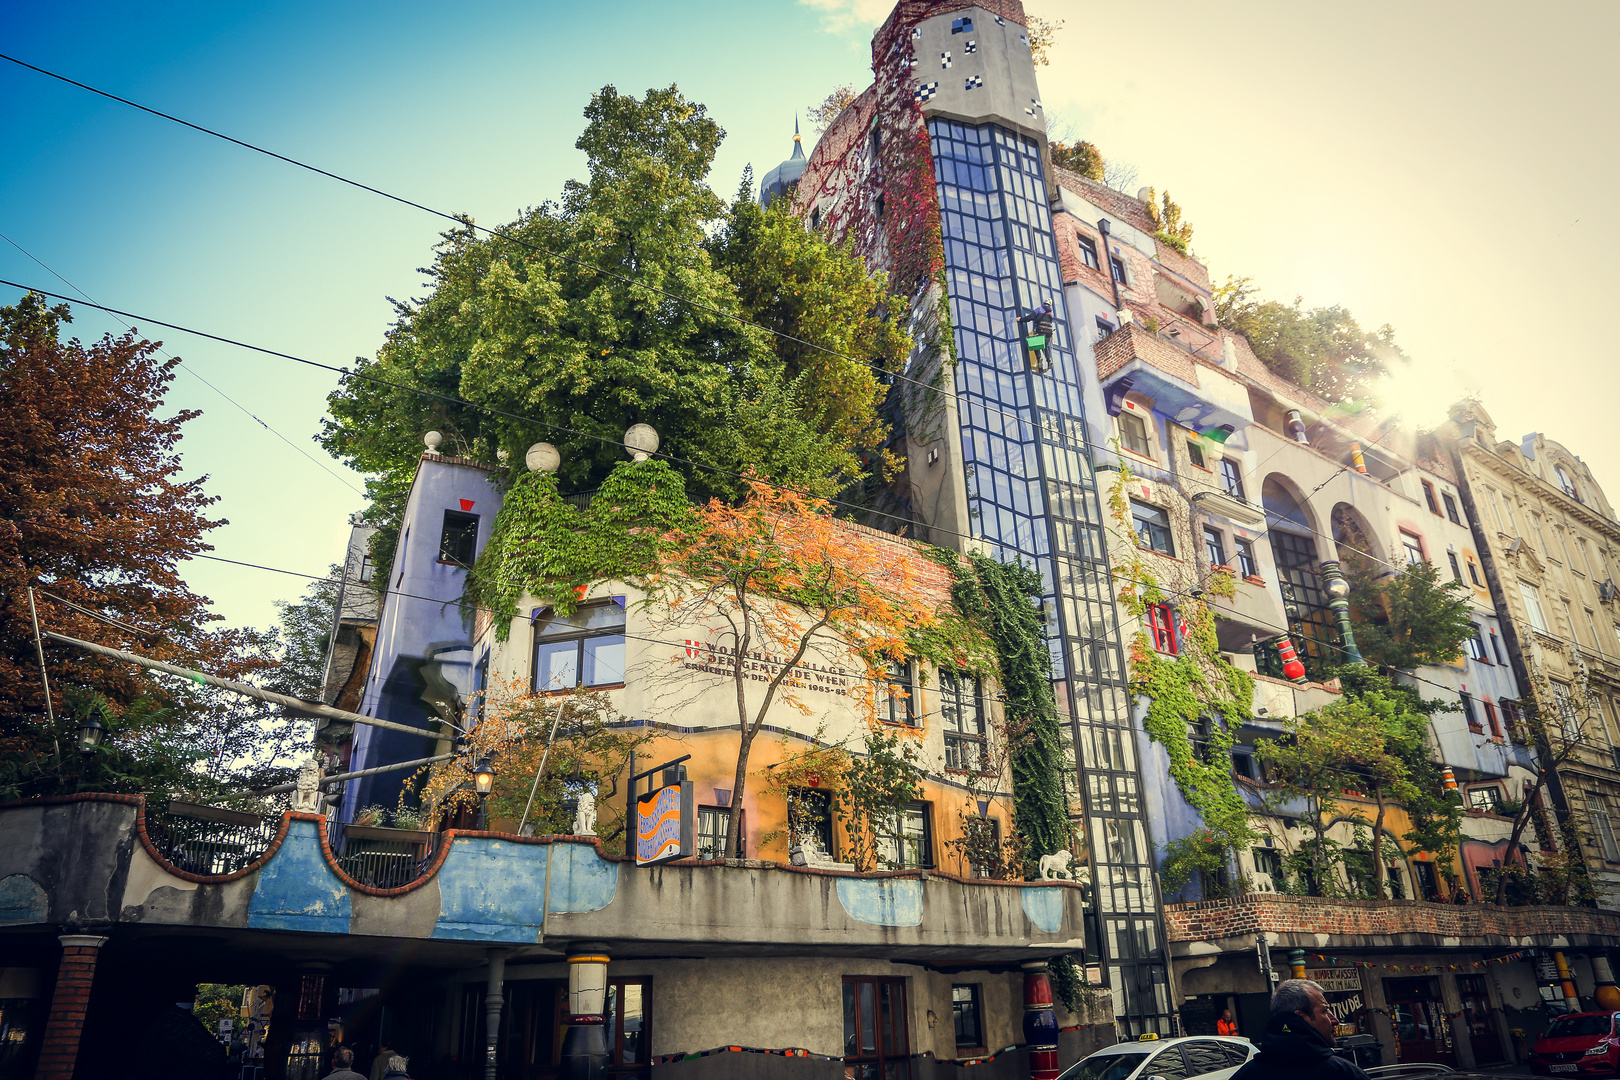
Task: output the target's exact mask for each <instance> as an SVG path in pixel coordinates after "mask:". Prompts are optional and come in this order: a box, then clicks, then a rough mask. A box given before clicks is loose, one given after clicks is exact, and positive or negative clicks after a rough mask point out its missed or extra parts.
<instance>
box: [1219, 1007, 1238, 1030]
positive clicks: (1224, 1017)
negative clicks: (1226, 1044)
mask: <svg viewBox="0 0 1620 1080" xmlns="http://www.w3.org/2000/svg"><path fill="white" fill-rule="evenodd" d="M1237 1033H1238V1029H1237V1021H1235V1020H1233V1019H1232V1010H1231V1009H1222V1010H1221V1018H1220V1019H1219V1020H1217V1021H1215V1034H1217V1035H1236V1034H1237Z"/></svg>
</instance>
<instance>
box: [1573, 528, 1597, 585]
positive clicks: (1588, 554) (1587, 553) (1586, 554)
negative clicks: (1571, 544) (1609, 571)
mask: <svg viewBox="0 0 1620 1080" xmlns="http://www.w3.org/2000/svg"><path fill="white" fill-rule="evenodd" d="M1575 546H1576V547H1578V548H1580V549H1581V562H1583V563H1585V564H1586V576H1587V577H1589V578H1592V579H1593V580H1596V579H1597V574H1596V573H1595V572H1594V571H1593V570H1592V549H1591V548H1589V547H1587V546H1586V537H1584V536H1577V537H1576V538H1575Z"/></svg>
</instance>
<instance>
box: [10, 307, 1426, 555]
mask: <svg viewBox="0 0 1620 1080" xmlns="http://www.w3.org/2000/svg"><path fill="white" fill-rule="evenodd" d="M0 285H6V286H9V287H11V288H14V289H22V290H24V291H28V292H37V293H39V294H40V295H41V296H48V297H51V298H53V299H57V300H66V301H68V302H70V303H82V304H83V305H84V306H86V307H91V308H95V309H97V310H99V311H105V312H107V313H109V314H112V315H117V316H120V317H123V318H128V319H134V320H137V321H140V322H146V323H150V324H152V325H154V326H162V327H165V328H166V329H170V330H177V331H179V332H180V333H183V334H193V335H196V336H197V337H201V338H206V339H208V340H210V341H217V342H220V343H222V344H225V345H234V346H236V347H237V348H241V349H247V350H249V351H250V352H257V353H262V354H264V355H266V356H274V357H277V358H278V359H282V360H291V361H292V362H294V363H297V364H303V365H306V366H308V367H313V368H319V369H321V370H323V371H331V372H335V373H337V374H339V375H342V376H344V377H345V378H350V379H364V380H366V381H367V382H372V383H376V384H378V385H380V386H386V387H389V388H390V389H394V390H403V391H405V392H407V393H413V394H418V395H420V396H422V397H427V398H433V399H435V400H437V401H444V402H448V403H449V404H452V405H461V406H465V407H466V408H469V409H474V410H478V411H480V412H485V413H489V414H490V415H492V416H499V417H501V418H503V419H507V420H518V421H521V422H522V423H525V424H533V425H535V426H536V427H541V428H545V429H547V430H550V431H555V432H560V433H562V434H565V435H573V436H575V437H577V438H582V439H590V440H594V441H596V442H599V443H602V444H603V445H605V446H620V445H622V444H621V443H620V442H618V441H617V440H615V439H610V438H608V437H607V436H605V435H595V434H591V433H589V432H584V431H577V430H575V429H573V428H569V427H564V426H563V425H561V424H558V423H555V422H553V421H550V420H541V419H538V418H536V417H532V416H524V415H523V414H521V413H514V412H509V411H507V410H505V409H500V408H497V407H495V406H493V405H483V404H479V403H477V402H472V401H468V400H466V399H465V398H458V397H454V396H452V395H450V394H441V393H438V392H437V391H433V390H424V389H422V388H421V387H416V386H411V385H409V384H407V383H401V382H395V381H393V380H392V379H384V378H382V377H381V376H378V375H372V374H369V373H367V372H365V371H355V370H351V369H349V368H346V367H338V366H335V365H333V364H325V363H322V362H320V361H318V360H310V359H307V358H305V357H302V356H295V355H293V354H292V353H286V352H281V351H280V350H277V349H271V348H267V347H265V346H263V345H254V344H251V343H249V342H245V341H240V340H238V339H236V338H230V337H225V336H223V335H220V334H212V333H209V332H208V331H206V330H197V329H194V328H192V327H189V326H182V325H180V324H179V323H171V322H165V321H164V320H162V319H157V318H151V317H148V316H143V315H139V314H136V313H134V312H129V311H122V310H120V309H118V308H114V307H109V306H107V305H105V304H97V303H94V302H91V301H78V300H74V298H73V297H70V296H63V295H62V294H61V293H54V292H51V291H49V290H46V289H40V288H37V287H35V286H32V285H27V284H24V283H22V282H18V281H10V280H7V279H5V278H0ZM986 409H987V411H992V412H998V413H1001V414H1002V415H1006V416H1012V417H1014V418H1015V419H1018V420H1020V422H1022V423H1030V424H1032V423H1033V422H1032V421H1030V420H1027V419H1025V418H1022V417H1018V416H1017V414H1015V413H1009V412H1006V411H1005V410H1001V409H992V408H989V407H986ZM1078 441H1079V442H1080V443H1081V444H1082V445H1084V446H1089V447H1092V448H1094V449H1098V450H1104V451H1107V452H1108V453H1111V454H1116V455H1117V454H1118V451H1117V450H1115V449H1114V448H1113V447H1109V446H1102V445H1100V444H1098V443H1094V442H1091V441H1090V440H1087V439H1081V440H1078ZM651 456H653V457H656V458H661V459H663V460H665V461H672V462H676V463H678V464H682V465H688V466H690V467H692V468H694V469H703V470H707V471H709V472H711V473H714V474H716V475H720V476H725V477H728V478H731V479H736V480H746V479H747V477H746V476H744V474H742V473H740V472H736V471H735V470H732V469H723V468H721V467H720V466H718V465H709V464H706V463H703V462H698V461H692V460H690V459H688V458H682V457H678V456H676V455H674V454H668V453H662V452H657V453H654V454H652V455H651ZM1340 471H1341V472H1343V471H1344V470H1340ZM1337 475H1338V474H1335V477H1333V478H1336V477H1337ZM1333 478H1330V479H1333ZM777 486H779V487H781V488H782V489H783V490H785V491H793V492H795V493H796V494H800V495H804V496H806V497H809V498H820V496H816V495H814V494H813V493H811V492H807V491H803V490H802V489H799V488H792V487H788V486H786V485H777ZM822 501H824V502H826V503H828V504H829V505H832V506H841V507H844V508H846V509H850V510H856V511H859V512H861V513H863V514H871V515H874V516H876V517H882V518H887V519H889V520H891V521H898V522H901V523H903V524H906V525H912V526H915V525H917V524H919V522H917V521H915V520H914V519H912V518H909V517H904V516H902V515H900V514H891V513H887V512H885V511H882V510H877V509H874V508H872V507H866V506H859V505H857V504H855V503H849V502H844V501H842V500H840V499H834V498H826V499H823V500H822ZM1267 513H1268V514H1269V511H1268V512H1267ZM1271 516H1275V515H1271ZM1099 524H1100V523H1099ZM927 527H928V528H929V529H930V530H931V531H934V532H939V533H943V534H945V535H948V536H955V537H959V538H962V539H966V540H973V541H977V542H979V543H983V544H987V545H989V546H992V547H996V548H999V549H1001V550H1002V551H1006V552H1011V553H1013V554H1016V555H1023V556H1027V557H1029V558H1030V559H1031V560H1034V561H1039V560H1042V559H1047V558H1051V555H1050V554H1046V555H1043V554H1040V553H1038V552H1033V551H1028V550H1026V549H1024V548H1020V547H1018V546H1016V545H1015V544H1010V543H1008V542H1007V541H1005V540H998V539H994V538H992V537H989V536H974V535H973V534H972V533H964V532H959V531H956V530H954V529H945V528H940V527H938V526H927ZM1306 529H1307V531H1308V532H1310V533H1311V534H1312V535H1313V536H1317V537H1320V538H1321V539H1324V540H1330V541H1333V542H1334V543H1336V544H1337V543H1338V541H1336V540H1334V538H1333V537H1332V536H1330V535H1329V534H1327V533H1323V532H1320V531H1318V530H1315V529H1310V528H1309V527H1308V526H1307V527H1306ZM1342 546H1343V547H1344V548H1345V549H1346V550H1349V551H1352V552H1354V553H1355V554H1357V555H1361V556H1363V557H1365V558H1367V559H1370V560H1372V561H1373V562H1375V563H1378V564H1380V565H1383V566H1388V567H1391V568H1393V569H1396V570H1400V569H1401V568H1402V567H1401V566H1400V564H1398V563H1395V562H1391V561H1390V560H1388V559H1385V558H1383V557H1381V556H1379V555H1376V554H1374V553H1372V552H1367V551H1361V550H1360V549H1358V548H1354V547H1351V546H1350V545H1348V544H1345V545H1342Z"/></svg>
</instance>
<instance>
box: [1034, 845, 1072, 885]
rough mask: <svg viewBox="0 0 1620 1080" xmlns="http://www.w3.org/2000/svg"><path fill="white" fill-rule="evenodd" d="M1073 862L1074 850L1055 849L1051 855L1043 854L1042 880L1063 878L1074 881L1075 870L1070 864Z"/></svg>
mask: <svg viewBox="0 0 1620 1080" xmlns="http://www.w3.org/2000/svg"><path fill="white" fill-rule="evenodd" d="M1073 862H1074V852H1072V851H1067V850H1065V851H1055V852H1053V853H1052V854H1050V855H1042V856H1041V880H1042V881H1052V880H1055V879H1059V878H1061V879H1063V880H1065V881H1073V880H1074V871H1073V870H1072V869H1071V868H1070V864H1072V863H1073Z"/></svg>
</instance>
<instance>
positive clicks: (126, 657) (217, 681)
mask: <svg viewBox="0 0 1620 1080" xmlns="http://www.w3.org/2000/svg"><path fill="white" fill-rule="evenodd" d="M45 636H46V637H48V638H50V639H51V640H52V641H60V642H62V643H63V644H65V645H76V646H78V647H79V648H81V649H84V650H86V651H87V652H93V653H96V654H98V655H100V656H110V657H112V658H113V659H114V660H123V661H125V662H127V663H131V664H139V665H140V666H141V667H144V668H151V669H152V670H153V671H162V672H167V673H168V674H170V675H178V676H180V677H181V678H182V679H190V680H191V681H192V682H195V683H201V684H203V685H204V686H217V687H219V688H220V689H222V690H230V691H232V692H234V693H238V694H245V695H246V696H248V697H252V698H258V699H259V700H260V701H268V702H270V703H271V704H274V705H284V706H286V707H287V708H289V709H297V710H298V711H300V712H306V713H310V714H311V715H313V716H324V717H326V718H327V719H328V720H342V721H343V722H344V723H347V724H366V725H369V726H370V727H379V728H386V729H388V730H389V731H403V732H405V733H406V734H407V735H432V734H433V732H431V731H429V730H428V729H427V728H419V727H411V726H410V725H409V724H396V723H394V722H393V721H392V720H378V719H377V718H376V717H375V716H362V715H361V714H360V713H352V712H349V711H348V710H347V709H335V708H333V707H332V706H330V705H323V704H321V703H319V702H315V701H305V700H304V699H303V698H295V697H291V696H289V695H287V694H278V693H276V692H275V691H273V690H261V689H260V688H259V687H257V686H252V685H249V684H248V683H240V682H236V681H235V680H233V679H221V678H220V677H219V676H217V675H207V674H204V673H203V672H201V671H192V670H191V669H190V668H183V667H180V666H179V665H178V664H165V663H164V662H163V661H161V660H153V659H152V658H151V657H148V656H137V655H136V654H134V653H132V652H125V651H124V650H123V649H109V648H108V647H107V646H105V645H97V644H96V643H95V642H93V641H80V640H79V639H78V638H71V637H68V636H67V635H65V634H53V633H51V632H50V631H49V630H47V631H45ZM439 720H440V722H441V723H444V724H448V725H449V726H450V727H453V728H455V729H456V730H457V731H462V729H461V728H459V727H456V725H455V724H452V723H450V721H449V720H446V719H444V717H442V716H441V717H439ZM462 733H463V734H465V732H464V731H462Z"/></svg>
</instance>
